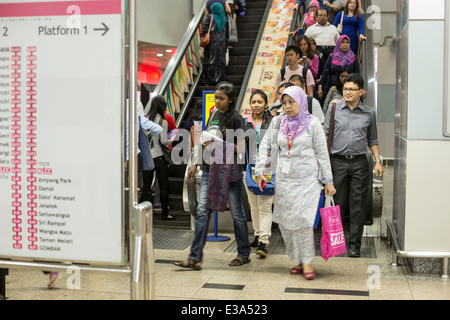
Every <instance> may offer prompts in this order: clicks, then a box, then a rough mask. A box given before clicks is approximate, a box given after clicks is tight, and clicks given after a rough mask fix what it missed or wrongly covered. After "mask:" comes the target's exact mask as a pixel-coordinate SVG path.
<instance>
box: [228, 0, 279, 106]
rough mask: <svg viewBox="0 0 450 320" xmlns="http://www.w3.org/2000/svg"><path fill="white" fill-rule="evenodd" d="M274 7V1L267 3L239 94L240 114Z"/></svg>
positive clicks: (237, 104)
mask: <svg viewBox="0 0 450 320" xmlns="http://www.w3.org/2000/svg"><path fill="white" fill-rule="evenodd" d="M271 6H272V1H267V5H266V10H265V11H264V16H263V18H262V21H261V26H260V27H259V30H258V35H257V36H256V41H255V44H254V45H253V50H252V54H251V55H250V60H249V62H248V66H247V70H246V71H245V76H244V79H243V80H242V86H241V90H240V92H239V96H238V99H237V102H236V111H237V112H239V111H240V109H241V105H242V100H243V99H244V95H245V91H246V90H247V84H248V81H249V79H250V75H251V73H252V69H253V64H254V63H255V59H256V55H257V54H258V48H259V44H260V42H261V38H262V35H263V32H264V28H265V26H266V21H267V17H268V15H269V12H270V7H271Z"/></svg>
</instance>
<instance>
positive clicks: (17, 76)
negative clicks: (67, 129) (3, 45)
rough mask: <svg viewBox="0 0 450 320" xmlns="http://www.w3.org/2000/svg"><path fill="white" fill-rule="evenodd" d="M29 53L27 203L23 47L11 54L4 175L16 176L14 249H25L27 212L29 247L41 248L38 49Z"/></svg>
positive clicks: (14, 179)
mask: <svg viewBox="0 0 450 320" xmlns="http://www.w3.org/2000/svg"><path fill="white" fill-rule="evenodd" d="M26 51H27V56H26V60H27V65H26V69H27V70H26V79H27V81H26V88H27V91H26V94H27V99H26V105H27V109H26V112H27V117H26V121H27V126H26V129H27V135H26V138H27V140H26V141H27V143H26V155H27V158H26V159H27V163H26V165H27V170H26V172H27V179H26V182H27V183H28V185H27V190H26V192H27V197H26V200H24V198H23V197H22V193H23V192H24V191H25V190H23V189H22V177H21V175H20V174H21V173H22V168H21V164H22V160H21V158H20V157H21V155H22V148H21V147H22V143H21V138H22V136H21V129H22V125H21V120H22V118H21V111H22V108H21V105H22V101H21V99H20V95H21V90H20V87H21V81H20V80H21V78H22V65H21V63H20V62H21V60H22V59H21V55H20V53H21V52H22V48H21V47H12V48H11V52H12V54H13V55H12V56H11V61H12V62H13V64H12V66H11V69H12V74H11V79H12V82H11V87H12V88H13V90H11V95H12V97H13V98H12V99H11V103H12V105H13V106H12V108H11V114H12V116H11V139H12V141H11V147H12V150H11V156H12V159H11V168H9V167H2V172H10V173H11V174H13V175H12V176H11V181H12V190H13V193H12V207H13V209H12V215H13V219H12V223H13V240H14V243H13V248H14V249H22V246H23V245H22V240H23V236H22V231H23V227H22V225H23V224H22V223H23V215H22V213H23V212H24V211H25V210H27V215H28V219H27V224H28V226H29V227H28V229H27V231H28V241H29V242H30V244H29V245H28V249H29V250H37V249H38V246H37V245H36V242H37V241H38V238H37V236H36V234H37V232H38V230H37V228H36V224H37V220H36V219H35V217H36V216H37V211H36V207H37V202H36V198H37V194H36V193H35V191H36V190H37V187H36V184H35V183H36V181H37V178H36V174H37V173H39V172H38V169H37V168H36V164H37V161H36V132H35V131H36V111H37V110H36V106H35V105H36V99H35V95H36V90H35V87H36V81H35V79H36V64H35V61H36V55H35V52H36V47H27V48H26ZM39 171H40V172H42V170H39ZM24 201H26V207H27V208H26V209H25V208H24V207H23V204H24V203H23V202H24Z"/></svg>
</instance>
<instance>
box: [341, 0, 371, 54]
mask: <svg viewBox="0 0 450 320" xmlns="http://www.w3.org/2000/svg"><path fill="white" fill-rule="evenodd" d="M341 21H342V24H343V28H342V35H346V36H348V37H349V38H350V44H351V47H350V49H351V50H352V51H353V53H354V54H355V55H358V46H359V42H360V41H362V40H366V39H367V38H366V37H365V36H364V17H363V16H362V15H361V14H360V10H359V2H358V1H357V0H348V1H347V4H346V5H345V8H344V10H342V11H340V12H339V13H338V14H337V15H336V18H335V19H334V26H335V27H337V26H338V25H339V24H340V23H341Z"/></svg>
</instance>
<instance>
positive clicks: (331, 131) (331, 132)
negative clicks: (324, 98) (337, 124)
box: [327, 103, 336, 154]
mask: <svg viewBox="0 0 450 320" xmlns="http://www.w3.org/2000/svg"><path fill="white" fill-rule="evenodd" d="M335 114H336V103H333V104H332V107H331V115H330V128H329V129H328V141H327V146H328V154H331V146H332V144H333V136H334V116H335Z"/></svg>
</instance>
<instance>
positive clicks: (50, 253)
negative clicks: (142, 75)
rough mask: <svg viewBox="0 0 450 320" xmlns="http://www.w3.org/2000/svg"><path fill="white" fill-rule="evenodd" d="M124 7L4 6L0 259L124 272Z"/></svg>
mask: <svg viewBox="0 0 450 320" xmlns="http://www.w3.org/2000/svg"><path fill="white" fill-rule="evenodd" d="M122 11H123V8H122V1H121V0H103V1H89V0H85V1H23V0H20V1H12V0H10V1H6V0H0V194H1V198H0V257H2V258H8V259H17V258H31V259H42V260H49V261H77V262H87V263H98V264H117V265H118V264H122V263H123V259H124V257H123V252H124V250H123V245H124V244H123V243H124V241H123V240H124V239H123V237H124V236H123V217H122V165H123V161H122V149H123V146H122V141H123V140H122V132H121V131H122V127H123V123H122V121H123V120H122V106H123V104H122V101H123V96H122V92H123V90H122V88H123V70H124V67H123V66H124V57H123V37H124V36H123V29H124V27H123V24H122V20H123V19H122Z"/></svg>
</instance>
